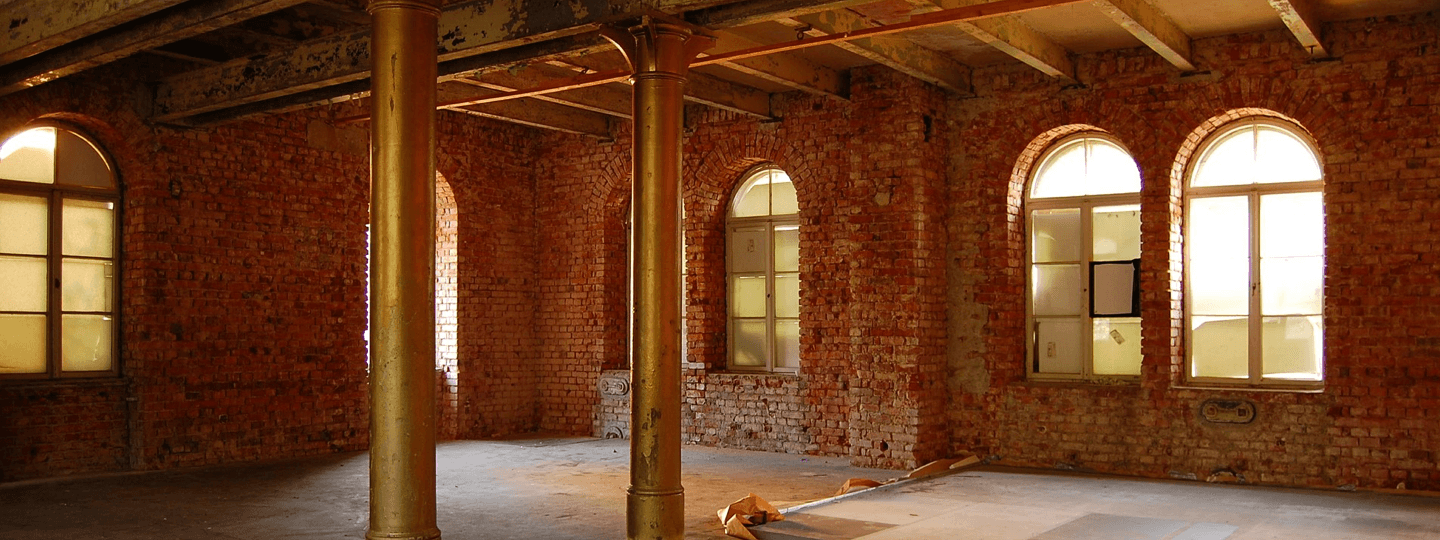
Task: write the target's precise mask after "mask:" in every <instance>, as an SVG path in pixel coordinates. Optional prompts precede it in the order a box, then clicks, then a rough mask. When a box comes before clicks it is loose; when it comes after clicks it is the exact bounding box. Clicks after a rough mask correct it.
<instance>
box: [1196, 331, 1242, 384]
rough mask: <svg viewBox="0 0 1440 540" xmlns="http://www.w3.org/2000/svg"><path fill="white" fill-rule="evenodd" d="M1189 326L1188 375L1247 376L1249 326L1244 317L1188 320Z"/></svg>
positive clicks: (1238, 377)
mask: <svg viewBox="0 0 1440 540" xmlns="http://www.w3.org/2000/svg"><path fill="white" fill-rule="evenodd" d="M1190 325H1191V331H1190V376H1192V377H1221V378H1227V379H1245V378H1249V377H1250V360H1249V357H1250V326H1249V320H1248V319H1247V318H1246V317H1191V318H1190Z"/></svg>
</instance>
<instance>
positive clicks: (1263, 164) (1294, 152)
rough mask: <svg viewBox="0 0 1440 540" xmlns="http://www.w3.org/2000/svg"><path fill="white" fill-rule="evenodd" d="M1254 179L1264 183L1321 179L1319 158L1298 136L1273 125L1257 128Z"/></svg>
mask: <svg viewBox="0 0 1440 540" xmlns="http://www.w3.org/2000/svg"><path fill="white" fill-rule="evenodd" d="M1255 135H1256V141H1255V180H1256V181H1257V182H1260V183H1262V184H1266V183H1275V182H1305V181H1311V180H1319V179H1320V161H1319V160H1317V159H1316V157H1315V153H1314V152H1312V151H1310V146H1309V145H1306V144H1305V143H1304V142H1302V141H1301V140H1300V139H1299V138H1297V137H1295V136H1294V135H1292V134H1291V133H1290V132H1288V131H1284V130H1281V129H1278V128H1275V127H1271V126H1256V128H1255Z"/></svg>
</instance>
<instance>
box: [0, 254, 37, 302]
mask: <svg viewBox="0 0 1440 540" xmlns="http://www.w3.org/2000/svg"><path fill="white" fill-rule="evenodd" d="M45 272H46V264H45V259H32V258H25V257H0V284H3V286H0V311H33V312H39V313H44V312H45V311H46V309H48V308H47V307H46V305H45V303H46V302H45V301H46V291H47V290H48V287H46V286H45V281H46V280H45Z"/></svg>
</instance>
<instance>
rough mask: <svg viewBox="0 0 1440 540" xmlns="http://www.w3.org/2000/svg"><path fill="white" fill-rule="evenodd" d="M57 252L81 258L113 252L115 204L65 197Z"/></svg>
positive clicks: (112, 254) (108, 255) (106, 255)
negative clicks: (61, 232)
mask: <svg viewBox="0 0 1440 540" xmlns="http://www.w3.org/2000/svg"><path fill="white" fill-rule="evenodd" d="M61 215H62V217H63V220H62V222H61V224H60V227H61V228H62V230H63V231H64V234H63V237H62V238H61V240H62V242H61V250H60V251H61V253H62V254H64V255H80V256H84V257H111V256H114V254H115V203H113V202H108V201H84V200H79V199H65V203H64V206H63V209H62V211H61Z"/></svg>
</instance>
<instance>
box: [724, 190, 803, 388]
mask: <svg viewBox="0 0 1440 540" xmlns="http://www.w3.org/2000/svg"><path fill="white" fill-rule="evenodd" d="M771 171H776V172H780V173H782V174H786V173H785V171H783V170H781V169H780V168H779V167H775V166H774V165H762V166H759V167H755V168H753V169H751V170H750V171H747V172H746V173H745V174H744V175H743V176H742V177H741V180H740V183H739V184H738V185H739V186H741V187H743V186H744V185H745V184H747V183H749V182H750V180H751V179H753V178H755V177H756V176H759V175H760V174H765V173H769V172H771ZM787 176H788V174H787ZM792 181H793V180H792ZM741 195H742V193H741V191H740V190H737V191H736V193H735V194H734V195H733V196H731V198H730V201H729V202H728V204H726V213H725V214H726V219H725V283H726V298H727V301H726V312H725V322H726V332H725V334H726V336H728V337H727V339H726V355H725V357H726V360H725V364H726V369H727V370H730V371H737V372H757V373H797V372H799V370H800V368H799V366H798V365H796V366H776V365H775V357H776V347H777V342H776V339H775V335H776V332H775V329H776V324H777V322H778V321H781V320H794V321H796V324H797V325H798V324H799V321H800V318H801V317H799V315H798V314H797V316H796V317H793V318H791V317H778V316H776V314H775V276H776V274H777V273H784V274H788V273H789V272H776V270H775V249H774V246H775V231H776V230H777V229H781V228H785V227H794V228H795V230H797V231H798V230H799V228H800V214H799V212H796V213H794V214H781V215H773V214H772V215H765V216H753V217H733V214H734V212H735V205H736V203H738V202H739V201H740V197H741ZM757 228H762V229H764V230H765V246H764V247H763V249H764V251H765V257H766V263H765V271H764V272H737V271H736V270H735V269H734V265H733V262H734V261H735V260H736V258H735V256H734V254H733V253H732V252H731V248H732V247H733V246H732V245H731V244H732V243H731V238H732V237H733V236H734V235H735V233H736V232H738V231H740V230H742V229H757ZM796 274H797V275H798V274H799V272H798V271H797V272H796ZM737 276H748V277H760V276H764V277H765V298H766V301H765V343H766V350H767V352H768V354H767V355H766V357H765V365H763V366H745V365H737V364H736V363H735V352H736V351H737V350H738V349H737V347H736V346H735V339H736V337H737V333H736V330H735V322H736V320H737V319H751V320H753V319H757V318H755V317H736V316H735V312H734V307H733V306H731V305H730V301H729V300H728V299H729V298H730V296H729V289H730V284H731V283H733V279H734V278H735V277H737ZM802 309H803V308H802Z"/></svg>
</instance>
